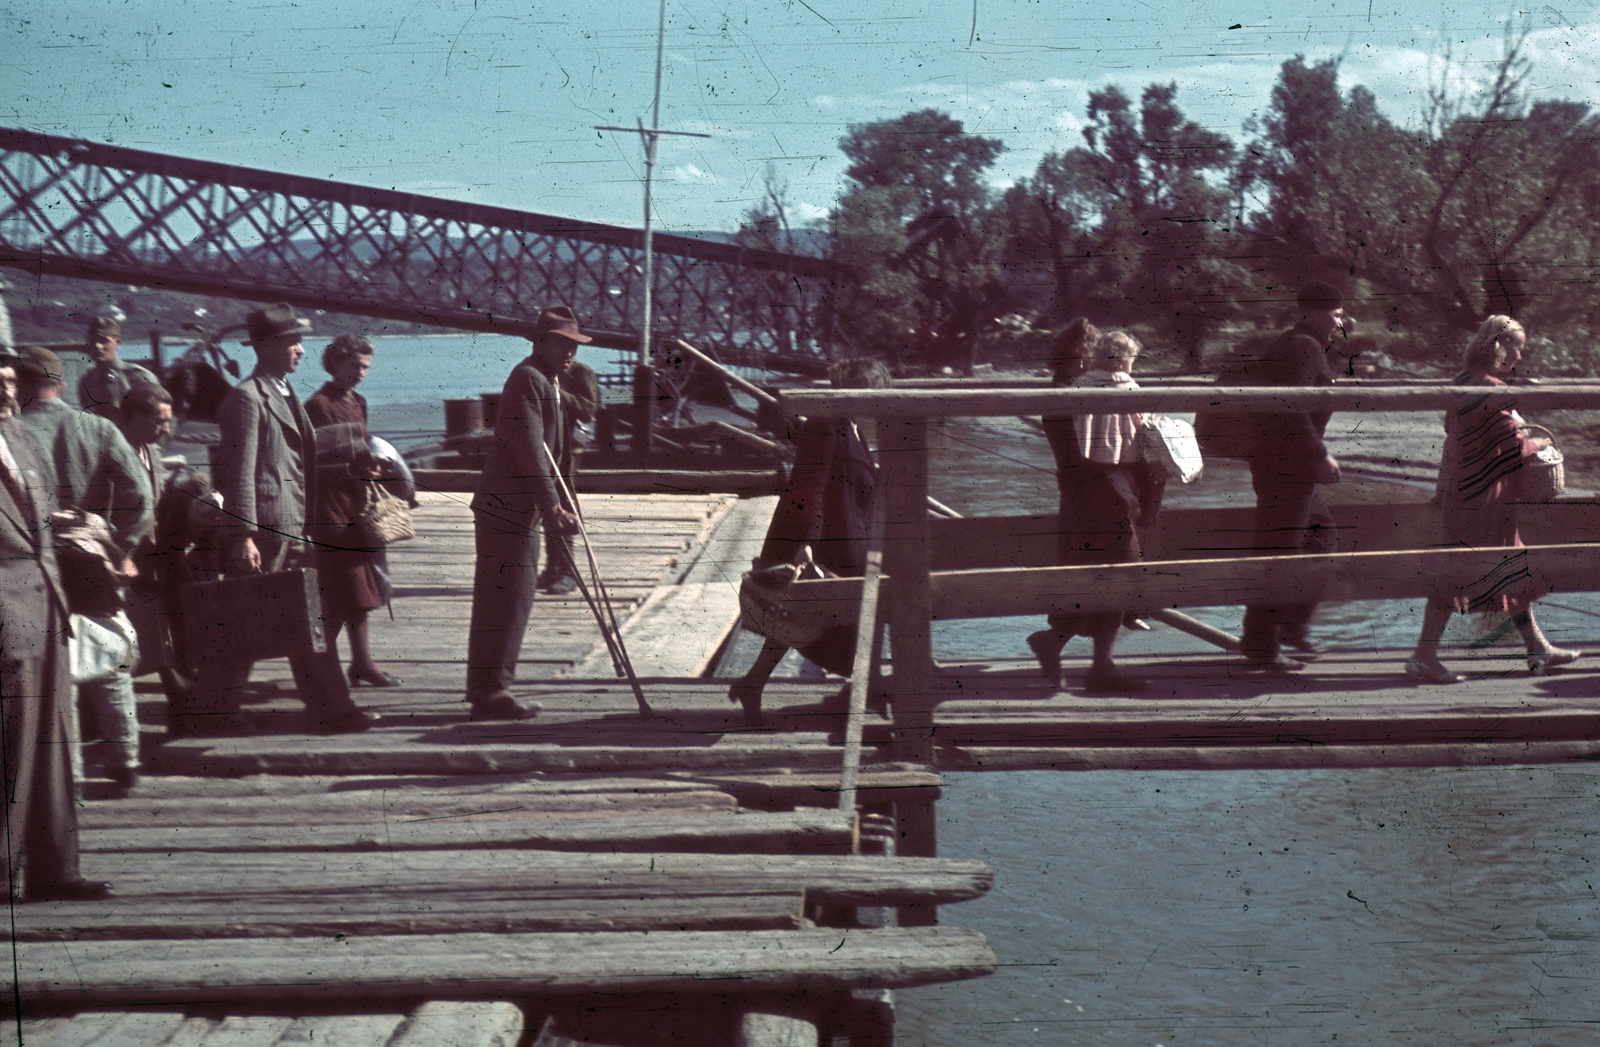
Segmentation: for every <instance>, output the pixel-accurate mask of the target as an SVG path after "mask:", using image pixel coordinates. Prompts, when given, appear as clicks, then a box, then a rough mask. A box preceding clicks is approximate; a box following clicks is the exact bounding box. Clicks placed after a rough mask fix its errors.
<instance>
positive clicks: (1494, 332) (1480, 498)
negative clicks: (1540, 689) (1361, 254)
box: [1406, 315, 1583, 683]
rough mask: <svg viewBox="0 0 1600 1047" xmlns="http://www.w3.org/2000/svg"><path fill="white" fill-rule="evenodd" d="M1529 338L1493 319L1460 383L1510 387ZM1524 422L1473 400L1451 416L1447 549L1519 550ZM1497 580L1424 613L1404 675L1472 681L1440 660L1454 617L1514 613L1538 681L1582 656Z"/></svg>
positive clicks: (1438, 598)
mask: <svg viewBox="0 0 1600 1047" xmlns="http://www.w3.org/2000/svg"><path fill="white" fill-rule="evenodd" d="M1527 344H1528V336H1527V332H1526V331H1524V330H1523V329H1522V325H1521V324H1519V323H1517V321H1515V320H1513V319H1512V318H1511V317H1509V316H1501V315H1496V316H1491V317H1489V318H1488V319H1487V320H1485V321H1484V322H1483V323H1482V324H1481V325H1480V326H1479V327H1478V331H1477V333H1476V334H1474V335H1473V336H1472V340H1471V341H1469V342H1468V343H1467V348H1466V350H1465V351H1464V352H1463V353H1462V371H1461V373H1460V374H1458V375H1456V377H1455V382H1456V384H1457V385H1474V386H1486V387H1488V388H1490V389H1494V388H1504V386H1505V384H1506V383H1505V379H1506V377H1507V376H1508V375H1510V374H1511V373H1512V372H1513V371H1515V370H1516V368H1517V365H1518V364H1519V363H1521V362H1522V354H1523V350H1524V349H1525V348H1526V346H1527ZM1522 424H1523V422H1522V419H1521V418H1520V417H1518V416H1517V412H1515V411H1513V410H1510V409H1497V408H1494V407H1491V406H1489V405H1488V404H1487V403H1485V402H1484V401H1483V400H1474V401H1472V402H1471V403H1468V404H1466V405H1464V406H1461V407H1459V408H1456V409H1454V410H1452V411H1450V412H1448V413H1447V414H1446V415H1445V423H1444V432H1445V437H1444V454H1443V456H1442V460H1441V462H1440V465H1439V483H1438V503H1439V506H1440V508H1441V509H1442V510H1443V513H1444V517H1443V534H1444V540H1445V544H1447V545H1461V546H1466V547H1468V548H1472V549H1493V548H1496V547H1500V548H1512V549H1515V548H1520V547H1521V545H1522V538H1521V537H1520V536H1519V535H1518V534H1517V503H1516V501H1515V500H1514V499H1515V498H1516V479H1517V470H1518V469H1520V468H1521V466H1522V441H1521V438H1520V434H1519V433H1518V429H1519V428H1520V427H1521V426H1522ZM1496 582H1497V579H1496V577H1495V576H1494V575H1490V576H1488V577H1486V578H1483V579H1480V580H1479V581H1478V582H1476V583H1473V584H1472V585H1468V586H1465V587H1461V588H1452V589H1451V590H1450V591H1448V592H1444V591H1441V592H1440V593H1439V594H1437V595H1435V596H1433V597H1430V598H1429V600H1428V605H1427V608H1426V609H1425V610H1424V611H1423V614H1422V634H1421V635H1420V636H1419V637H1417V649H1416V651H1414V652H1413V653H1412V656H1411V659H1410V661H1408V662H1406V675H1407V676H1408V677H1410V678H1411V679H1413V680H1419V681H1423V682H1426V683H1460V682H1461V681H1462V680H1464V679H1466V677H1464V676H1461V675H1460V674H1458V673H1454V672H1451V671H1450V670H1449V669H1447V668H1445V666H1444V665H1443V663H1441V662H1440V661H1439V640H1440V638H1441V637H1443V636H1444V628H1445V625H1447V624H1448V623H1449V621H1450V616H1451V615H1452V614H1455V613H1458V612H1459V613H1466V612H1469V611H1484V612H1501V613H1510V615H1511V620H1512V621H1513V622H1515V623H1516V626H1517V628H1518V630H1520V631H1521V633H1522V640H1523V643H1524V644H1525V645H1526V647H1527V652H1528V671H1529V672H1531V673H1533V674H1534V675H1535V676H1537V675H1540V674H1543V673H1546V672H1548V671H1550V670H1551V669H1554V668H1557V667H1559V666H1563V665H1568V664H1570V663H1571V662H1573V661H1575V660H1576V659H1578V658H1579V657H1581V656H1582V654H1583V652H1581V651H1564V650H1562V649H1560V648H1558V647H1554V646H1552V645H1551V643H1550V641H1549V640H1548V639H1546V638H1545V635H1544V633H1543V632H1542V631H1540V629H1539V623H1538V622H1537V621H1535V620H1534V617H1533V611H1532V609H1531V604H1532V596H1531V595H1529V594H1526V593H1523V594H1520V595H1513V594H1508V593H1505V592H1501V591H1498V587H1497V584H1496Z"/></svg>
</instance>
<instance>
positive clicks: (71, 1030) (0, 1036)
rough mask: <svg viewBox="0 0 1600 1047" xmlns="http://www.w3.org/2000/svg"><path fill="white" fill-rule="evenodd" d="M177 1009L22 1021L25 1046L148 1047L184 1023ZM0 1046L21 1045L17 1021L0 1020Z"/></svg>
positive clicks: (91, 1014)
mask: <svg viewBox="0 0 1600 1047" xmlns="http://www.w3.org/2000/svg"><path fill="white" fill-rule="evenodd" d="M183 1021H184V1016H183V1015H182V1014H181V1013H178V1012H175V1011H155V1012H151V1011H94V1012H90V1013H88V1014H77V1015H72V1016H70V1017H52V1018H43V1019H38V1020H32V1019H28V1018H24V1020H23V1022H22V1038H21V1040H20V1044H21V1045H23V1047H148V1045H150V1044H159V1043H165V1042H168V1038H169V1037H170V1036H172V1034H173V1033H174V1032H176V1031H177V1029H178V1028H179V1026H181V1025H182V1024H183ZM0 1047H19V1041H18V1038H17V1023H16V1021H15V1020H12V1021H7V1022H4V1023H0Z"/></svg>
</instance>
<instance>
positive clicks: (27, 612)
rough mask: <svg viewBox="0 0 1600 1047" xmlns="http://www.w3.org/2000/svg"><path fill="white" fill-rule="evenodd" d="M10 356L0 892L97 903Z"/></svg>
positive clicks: (0, 508) (39, 476)
mask: <svg viewBox="0 0 1600 1047" xmlns="http://www.w3.org/2000/svg"><path fill="white" fill-rule="evenodd" d="M16 363H17V356H16V354H15V353H14V352H12V350H11V348H10V347H9V346H6V345H0V636H3V637H4V638H5V641H4V643H0V696H3V698H4V700H3V701H0V727H3V730H0V754H3V756H4V759H3V760H0V765H3V767H4V775H3V777H4V782H3V783H0V784H3V788H4V795H3V796H0V803H3V804H4V806H5V833H4V836H5V856H6V886H7V889H8V897H9V898H11V899H12V900H16V899H18V898H23V899H26V900H29V901H46V900H72V899H78V900H83V899H92V898H104V897H106V896H107V895H109V894H110V893H111V885H110V884H108V883H95V882H92V881H89V880H85V879H83V878H82V877H81V876H80V875H79V872H78V816H77V808H76V806H75V805H74V797H73V786H72V767H71V763H70V761H69V760H68V757H67V738H68V728H67V713H68V709H69V706H68V703H69V702H70V701H71V700H72V697H71V696H72V677H71V674H70V667H69V665H68V661H67V598H66V592H65V591H64V590H63V589H62V587H61V573H60V571H59V569H58V568H57V567H56V555H55V548H54V546H53V545H52V544H51V541H50V525H49V520H50V511H51V510H52V509H54V508H55V500H54V497H53V492H52V491H51V490H50V484H49V474H48V472H47V471H46V468H45V466H44V463H43V462H42V461H40V456H39V454H38V452H37V450H35V448H34V445H33V440H32V439H31V438H30V437H29V435H28V433H27V431H26V430H25V429H23V427H22V426H21V425H19V424H18V422H17V419H16V412H17V382H16V377H17V376H16V369H15V368H16Z"/></svg>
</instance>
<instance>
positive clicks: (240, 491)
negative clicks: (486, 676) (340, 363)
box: [175, 304, 372, 734]
mask: <svg viewBox="0 0 1600 1047" xmlns="http://www.w3.org/2000/svg"><path fill="white" fill-rule="evenodd" d="M245 325H246V327H247V329H248V331H249V336H250V341H249V344H250V346H251V347H252V348H253V349H255V352H256V368H255V370H254V371H253V372H252V373H251V374H250V377H248V378H246V379H245V380H244V381H242V382H240V383H239V384H238V385H236V386H234V387H233V390H232V391H231V392H229V393H228V395H227V397H226V398H225V399H224V400H223V401H222V406H221V407H220V408H219V409H218V411H217V425H218V427H219V428H220V430H221V436H222V439H221V442H220V443H219V445H218V446H217V449H216V451H214V452H213V453H212V459H211V466H212V470H213V473H214V474H215V475H214V476H213V480H214V482H215V485H216V489H217V491H218V492H219V493H221V495H222V509H223V512H224V513H225V514H226V515H227V516H228V518H229V520H230V521H231V526H232V527H233V534H232V535H231V536H230V538H229V540H228V547H227V550H226V553H225V559H226V560H227V563H228V574H229V575H230V576H238V575H245V574H251V573H254V572H258V571H264V572H269V573H270V572H275V571H281V570H284V569H285V568H286V567H290V566H294V564H295V562H297V561H300V560H302V559H305V558H307V557H308V555H309V552H310V550H309V547H308V545H307V542H306V538H305V533H306V507H307V506H308V505H311V504H314V502H315V489H316V481H317V474H316V450H317V448H316V430H315V429H314V428H313V427H312V425H311V419H310V418H308V417H307V416H306V411H305V408H304V407H302V406H301V405H300V400H299V399H298V398H297V397H296V396H295V394H294V390H293V389H292V388H290V387H289V383H288V380H287V379H288V376H289V374H290V373H291V372H293V371H294V369H295V368H296V367H298V366H299V365H300V358H301V357H302V356H304V355H305V348H304V347H303V346H302V345H301V344H300V341H301V339H302V338H303V337H304V336H305V335H306V334H308V333H309V332H310V331H311V325H310V323H308V322H307V321H305V320H303V319H301V318H300V317H298V316H296V315H295V314H294V310H293V309H291V308H290V307H289V306H288V305H283V304H279V305H270V306H268V307H266V308H265V309H258V310H256V311H255V312H253V313H251V314H250V315H249V316H247V317H245ZM202 657H203V661H201V668H200V674H199V675H200V678H199V679H198V680H197V681H196V684H195V686H194V688H193V690H192V691H191V692H190V696H189V700H188V701H187V702H185V703H184V705H185V706H186V707H185V708H183V709H181V710H180V712H179V715H178V716H177V717H175V719H176V721H177V722H176V725H175V726H176V732H177V733H179V734H199V733H211V732H216V731H222V730H226V729H228V728H230V727H231V726H233V725H232V724H231V723H229V720H230V718H231V717H232V716H233V715H234V714H235V713H236V711H237V701H236V699H235V698H234V697H233V693H232V692H233V690H234V689H235V688H236V687H237V686H238V684H239V683H240V682H241V679H242V677H243V676H245V675H248V672H249V666H248V665H245V666H240V665H239V664H238V663H237V661H235V660H234V659H231V658H229V657H228V654H227V652H223V651H213V652H206V653H205V654H204V655H203V656H202ZM289 664H290V666H291V667H292V668H293V670H294V680H295V686H296V688H297V689H298V690H299V692H300V698H301V700H302V701H304V702H305V703H306V715H307V717H308V719H309V720H310V722H311V726H312V727H313V728H314V729H316V730H318V731H322V732H326V733H340V732H348V731H363V730H366V729H367V728H368V727H370V726H371V725H372V718H371V717H369V716H368V715H367V714H366V713H363V712H362V711H361V710H360V709H358V708H356V706H355V703H353V702H352V701H351V700H350V688H349V686H348V685H347V684H346V683H345V679H344V674H343V673H342V672H341V671H340V669H339V655H338V652H337V651H335V650H334V649H333V647H332V646H331V645H330V646H329V647H328V649H327V650H326V651H324V652H321V653H316V652H312V651H309V650H302V651H295V652H291V654H290V656H289Z"/></svg>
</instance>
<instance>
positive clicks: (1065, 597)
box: [790, 544, 1600, 624]
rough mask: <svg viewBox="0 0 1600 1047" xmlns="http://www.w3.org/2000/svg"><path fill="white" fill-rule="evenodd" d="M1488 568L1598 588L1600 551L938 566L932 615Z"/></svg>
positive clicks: (1295, 592) (850, 608) (823, 615)
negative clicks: (975, 568) (991, 567)
mask: <svg viewBox="0 0 1600 1047" xmlns="http://www.w3.org/2000/svg"><path fill="white" fill-rule="evenodd" d="M1491 575H1499V576H1506V577H1510V578H1512V579H1513V580H1514V579H1516V578H1523V577H1525V578H1526V579H1527V583H1526V588H1528V589H1530V590H1538V591H1542V592H1589V591H1593V590H1595V589H1600V556H1596V552H1595V548H1594V547H1593V546H1592V545H1576V544H1573V545H1545V546H1529V547H1527V548H1525V549H1517V550H1501V549H1414V550H1406V551H1402V552H1383V553H1334V554H1330V555H1319V556H1274V557H1245V558H1231V559H1215V560H1163V561H1147V562H1141V563H1131V564H1107V565H1098V566H1091V567H1031V568H1010V569H998V570H978V571H949V572H935V573H934V574H933V575H932V587H933V614H934V617H935V618H938V619H942V620H949V619H956V618H996V617H1006V616H1011V615H1034V614H1048V613H1050V612H1052V611H1059V610H1073V611H1082V612H1085V613H1090V612H1095V611H1114V610H1125V609H1127V608H1138V607H1211V606H1221V605H1229V604H1246V603H1263V604H1273V603H1286V602H1292V601H1294V600H1303V599H1306V598H1307V596H1308V594H1312V593H1316V594H1319V595H1318V598H1319V599H1322V600H1333V599H1344V600H1408V599H1417V598H1421V597H1426V596H1428V595H1430V594H1431V593H1432V592H1433V591H1434V590H1435V589H1437V588H1438V587H1439V586H1441V585H1447V584H1456V583H1452V582H1450V581H1449V580H1451V579H1460V580H1464V581H1463V582H1462V583H1460V584H1465V581H1470V580H1473V579H1479V578H1488V577H1490V576H1491ZM884 584H886V585H890V586H891V595H892V594H893V590H892V586H893V579H892V578H890V579H885V580H884ZM860 587H861V582H860V579H855V578H829V579H824V580H821V581H810V582H797V583H795V584H794V585H793V586H791V588H790V592H791V593H792V594H793V595H792V596H791V598H790V600H791V603H790V606H791V608H793V609H794V610H795V611H796V612H797V613H805V614H808V615H811V616H812V617H814V618H815V619H816V620H817V621H818V622H819V623H823V624H832V623H834V622H836V621H840V620H846V619H848V618H850V617H851V616H852V615H853V614H854V603H855V601H856V600H857V599H858V594H859V592H860ZM1511 591H1519V590H1518V589H1515V588H1514V589H1513V590H1511ZM893 598H894V599H896V600H898V596H894V597H893Z"/></svg>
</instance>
